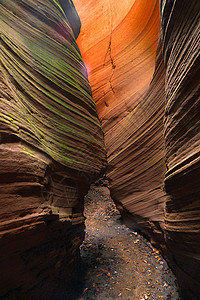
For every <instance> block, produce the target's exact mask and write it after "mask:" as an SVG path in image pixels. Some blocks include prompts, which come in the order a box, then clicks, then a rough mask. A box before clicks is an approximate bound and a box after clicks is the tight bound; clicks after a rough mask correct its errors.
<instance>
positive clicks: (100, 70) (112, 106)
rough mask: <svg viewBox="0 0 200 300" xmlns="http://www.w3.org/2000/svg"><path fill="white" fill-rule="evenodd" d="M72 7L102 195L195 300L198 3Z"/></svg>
mask: <svg viewBox="0 0 200 300" xmlns="http://www.w3.org/2000/svg"><path fill="white" fill-rule="evenodd" d="M74 3H75V5H76V7H77V10H78V13H79V15H80V18H81V21H82V30H81V33H80V35H79V38H78V45H79V47H80V50H81V53H82V56H83V59H84V61H85V63H86V66H87V68H88V74H89V81H90V84H91V87H92V93H93V97H94V100H95V102H96V105H97V110H98V113H99V116H100V120H101V123H102V126H103V130H104V134H105V144H106V148H107V152H108V163H109V167H108V176H109V178H110V180H111V195H112V197H113V199H114V201H115V203H116V204H117V207H118V208H119V210H120V212H121V214H122V215H123V217H124V219H125V220H126V222H127V223H128V224H130V226H133V227H134V228H138V229H140V230H142V232H144V233H145V234H147V235H148V236H149V237H150V238H151V240H152V242H154V243H155V244H156V245H157V246H158V247H160V248H161V249H162V252H163V253H164V254H165V255H166V256H167V257H168V259H169V260H170V262H171V265H172V266H173V268H174V270H175V272H176V274H177V278H178V281H179V284H180V286H181V289H182V293H183V295H184V297H185V299H198V298H199V295H200V291H199V286H200V285H199V282H200V272H199V269H200V268H199V253H200V251H199V250H200V249H199V245H200V244H199V240H200V236H199V232H200V224H199V220H200V219H199V196H200V195H199V193H200V189H199V172H200V171H199V170H200V169H199V151H200V145H199V129H200V123H199V122H200V118H199V116H200V107H199V77H200V74H199V53H200V51H199V50H200V49H199V47H200V46H199V45H200V38H199V12H200V4H199V1H197V0H196V1H194V0H193V1H190V2H188V1H164V0H163V1H162V0H161V1H160V11H161V16H159V1H153V0H152V1H146V0H136V1H133V0H127V1H124V2H123V7H122V6H121V3H120V2H119V1H112V0H110V1H104V0H101V1H98V3H96V2H95V1H93V0H90V1H86V0H75V1H74ZM159 22H160V23H161V34H160V35H161V40H159V42H158V35H159V34H158V31H159ZM161 43H163V51H162V50H161V48H162V44H161ZM157 45H158V46H157ZM156 48H157V54H156ZM163 60H164V63H165V68H164V66H163ZM163 117H164V122H163ZM166 192H167V193H166Z"/></svg>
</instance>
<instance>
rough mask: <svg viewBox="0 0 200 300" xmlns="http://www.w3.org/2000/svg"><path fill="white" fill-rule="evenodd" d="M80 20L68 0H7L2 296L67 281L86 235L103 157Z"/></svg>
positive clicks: (2, 70)
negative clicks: (86, 208)
mask: <svg viewBox="0 0 200 300" xmlns="http://www.w3.org/2000/svg"><path fill="white" fill-rule="evenodd" d="M79 30H80V20H79V18H78V15H77V12H76V11H75V9H74V6H73V4H72V3H71V1H60V2H59V1H53V0H41V1H35V0H34V1H32V0H28V1H27V0H26V1H23V0H22V1H13V0H0V51H1V52H0V98H1V102H0V142H1V143H0V206H1V210H0V269H1V282H0V297H4V298H7V299H18V297H20V299H28V298H29V299H30V298H34V299H36V298H37V299H50V298H51V297H53V295H54V297H55V296H57V295H56V294H55V291H56V289H57V291H59V292H60V293H61V294H62V290H63V291H64V290H66V284H67V283H69V280H70V279H71V278H72V277H73V274H74V273H75V271H76V268H77V266H78V260H79V249H78V248H79V245H80V244H81V242H82V240H83V237H84V218H83V216H82V210H83V197H84V195H85V194H86V192H87V190H88V187H89V185H90V183H91V181H93V180H95V178H97V177H98V176H99V174H100V173H101V172H102V171H103V169H104V167H105V150H104V144H103V134H102V130H101V126H100V122H99V119H98V116H97V112H96V106H95V103H94V102H93V100H92V96H91V89H90V86H89V83H88V80H87V72H86V68H85V66H84V64H83V62H82V59H81V56H80V52H79V49H78V47H77V45H76V41H75V37H77V35H78V33H79ZM61 294H60V296H61ZM54 299H55V298H54Z"/></svg>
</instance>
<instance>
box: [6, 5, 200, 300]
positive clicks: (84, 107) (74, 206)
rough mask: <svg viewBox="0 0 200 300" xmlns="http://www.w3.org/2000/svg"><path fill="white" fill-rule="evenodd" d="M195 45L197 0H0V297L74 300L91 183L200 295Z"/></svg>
mask: <svg viewBox="0 0 200 300" xmlns="http://www.w3.org/2000/svg"><path fill="white" fill-rule="evenodd" d="M199 55H200V2H199V1H198V0H190V1H188V0H182V1H181V0H171V1H170V0H160V1H159V0H123V1H117V0H96V1H95V0H73V2H72V0H0V99H1V102H0V154H1V155H0V299H6V300H10V299H25V300H26V299H27V300H28V299H44V300H46V299H67V300H70V299H74V298H73V296H69V295H70V294H68V296H66V295H67V294H66V295H65V296H59V293H58V291H59V290H66V293H67V291H68V290H70V291H71V289H73V288H75V289H77V288H78V287H77V286H76V285H75V287H73V285H74V282H75V283H76V282H77V281H76V280H77V277H78V276H80V274H79V273H80V268H81V257H80V247H83V245H84V242H83V241H84V238H85V219H86V218H85V216H84V198H85V196H86V195H87V193H88V191H89V190H90V186H91V185H92V186H93V184H94V183H95V182H96V183H95V184H96V185H97V183H98V182H99V181H101V180H103V182H104V181H105V182H106V185H107V186H109V190H110V194H109V195H110V196H111V198H112V199H113V201H114V203H115V205H116V208H117V209H116V208H115V209H116V211H119V213H120V215H121V218H122V220H123V222H124V224H125V225H123V226H121V227H120V226H119V228H122V232H121V235H122V239H123V235H124V236H125V235H127V234H128V233H129V231H128V230H133V232H134V234H132V231H130V234H128V235H129V238H131V242H130V243H129V246H130V249H127V250H126V251H129V252H130V256H129V259H130V260H133V259H134V255H135V254H134V253H136V252H134V249H133V250H131V249H132V248H131V247H132V245H133V247H137V245H136V244H137V242H138V239H135V240H134V238H135V236H137V235H138V234H139V235H141V239H142V240H143V239H144V241H145V240H146V242H144V243H149V244H148V245H149V246H148V247H152V249H157V250H155V251H157V252H158V253H159V255H160V257H163V258H164V259H165V260H166V262H167V263H168V265H169V266H170V268H171V270H172V271H173V273H174V275H175V277H176V280H177V284H178V288H179V292H180V297H181V299H183V300H193V299H194V300H198V299H200V156H199V154H200V139H199V138H200V91H199V82H200V68H199V65H200V59H199ZM102 178H104V179H102ZM99 179H100V180H99ZM103 189H104V188H103ZM97 190H98V188H97ZM90 191H91V190H90ZM107 192H108V191H107V190H106V193H107ZM88 195H89V196H87V197H89V199H90V197H93V198H92V199H93V200H92V201H93V202H94V203H93V204H92V205H93V206H92V205H91V203H90V204H89V205H88V207H86V204H85V209H86V210H87V211H88V212H87V218H88V219H89V218H93V217H94V221H93V222H94V223H96V224H95V226H96V227H98V224H100V225H99V226H102V227H104V228H106V222H107V223H108V224H109V226H114V225H112V224H114V223H112V214H111V217H110V218H109V219H106V218H105V220H104V222H105V224H104V223H101V222H100V221H99V219H95V209H96V208H95V203H96V206H97V205H98V207H100V208H99V209H103V206H104V205H107V204H106V203H107V202H106V201H104V204H103V202H102V204H101V200H100V199H101V196H99V195H100V194H99V192H89V194H88ZM91 195H92V196H91ZM110 196H108V197H110ZM102 201H103V200H102ZM86 202H87V201H86ZM108 205H111V204H108ZM101 206H102V207H101ZM113 206H114V205H113ZM90 209H91V210H92V211H90ZM105 209H106V207H105ZM112 209H113V210H114V211H115V209H114V208H113V207H112ZM115 213H116V212H115ZM116 214H117V213H116ZM113 216H114V213H113ZM103 217H104V213H102V217H100V219H101V218H103ZM113 218H114V217H113ZM117 228H118V227H117V225H116V230H114V229H113V231H112V239H113V241H115V240H116V241H115V242H116V243H118V242H117V241H118V240H117V237H115V234H116V235H117V234H118V231H117V230H118V229H117ZM92 230H93V228H92ZM97 230H98V228H97ZM106 230H107V229H106ZM126 230H127V231H126ZM87 235H88V234H87ZM89 238H90V236H88V237H87V239H89ZM115 238H116V239H115ZM147 241H148V242H147ZM82 243H83V244H82ZM120 243H121V242H120ZM81 245H82V246H81ZM101 247H104V245H101ZM141 248H142V246H141ZM86 250H87V249H86ZM111 250H113V249H111ZM135 251H136V250H135ZM139 252H141V253H142V250H141V251H139ZM113 253H114V252H113ZM122 254H123V252H122V253H121V254H119V253H118V256H119V257H120V255H122ZM141 255H142V254H141ZM160 257H159V260H160V259H161V258H160ZM86 260H87V258H86ZM164 264H165V263H164ZM102 270H103V272H104V269H102ZM116 273H117V271H116ZM107 274H110V273H107ZM108 277H109V276H108ZM128 280H129V279H128V278H127V281H128ZM77 284H78V283H77ZM94 287H95V285H94ZM96 290H98V289H97V288H96ZM127 291H129V288H127ZM72 292H73V291H72ZM130 294H131V289H130ZM146 297H147V296H146ZM147 298H148V297H147ZM147 298H141V296H138V298H136V297H135V296H133V295H132V296H131V295H130V296H129V298H120V294H119V297H115V298H113V297H112V298H108V297H107V298H105V297H104V298H95V296H94V298H87V299H125V300H128V299H130V300H140V299H147ZM77 299H78V298H77ZM79 299H84V297H83V298H79ZM85 299H86V298H85ZM149 299H154V300H158V299H160V298H158V296H154V297H153V298H150V297H149ZM163 299H165V300H167V299H168V300H169V299H173V300H176V299H177V298H173V297H172V298H167V297H166V298H165V296H164V297H163Z"/></svg>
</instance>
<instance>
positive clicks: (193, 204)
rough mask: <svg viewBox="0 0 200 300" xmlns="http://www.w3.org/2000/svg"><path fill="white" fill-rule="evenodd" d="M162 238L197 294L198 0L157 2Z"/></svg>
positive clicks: (186, 288) (188, 292)
mask: <svg viewBox="0 0 200 300" xmlns="http://www.w3.org/2000/svg"><path fill="white" fill-rule="evenodd" d="M161 12H162V29H163V30H162V41H163V55H164V61H165V65H166V86H165V90H166V107H165V120H164V136H165V150H166V164H167V172H166V178H165V187H166V191H167V193H168V194H169V198H168V200H167V203H166V214H165V223H166V242H167V245H168V247H169V249H170V251H171V253H172V262H173V264H174V266H175V270H176V275H177V278H178V281H179V283H180V285H181V287H182V290H183V292H184V295H185V299H199V295H200V284H199V283H200V180H199V178H200V156H199V153H200V90H199V80H200V72H199V70H200V69H199V62H200V59H199V55H200V22H199V20H200V2H199V1H194V0H193V1H189V2H188V1H161Z"/></svg>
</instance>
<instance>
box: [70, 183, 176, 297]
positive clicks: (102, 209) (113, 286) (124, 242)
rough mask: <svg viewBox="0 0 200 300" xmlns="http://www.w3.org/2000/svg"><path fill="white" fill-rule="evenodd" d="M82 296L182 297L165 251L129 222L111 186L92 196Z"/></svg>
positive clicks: (87, 207)
mask: <svg viewBox="0 0 200 300" xmlns="http://www.w3.org/2000/svg"><path fill="white" fill-rule="evenodd" d="M84 213H85V216H86V218H87V219H86V238H85V241H84V243H83V245H82V246H81V257H82V272H81V277H82V282H81V284H80V285H81V286H82V287H81V290H82V292H81V294H80V296H79V297H77V298H76V299H81V300H83V299H84V300H86V299H90V300H93V299H94V300H96V299H97V300H105V299H123V300H144V299H149V300H150V299H153V300H160V299H164V300H170V299H173V300H177V299H180V297H179V294H178V292H177V286H176V280H175V276H174V275H173V273H172V271H171V270H170V269H169V267H168V265H167V263H166V261H165V260H164V259H163V258H162V256H161V255H160V254H159V252H158V251H157V250H156V249H155V248H153V247H152V246H151V244H150V243H149V242H148V241H147V240H146V239H145V238H144V237H143V236H141V235H140V234H138V233H137V232H135V231H134V230H130V229H129V228H127V227H126V226H125V225H123V223H122V221H121V218H120V215H119V212H118V211H117V210H116V208H115V206H114V204H113V202H112V200H111V199H110V194H109V190H108V189H107V188H106V187H92V188H91V190H90V191H89V193H88V195H87V197H86V203H85V212H84Z"/></svg>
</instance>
